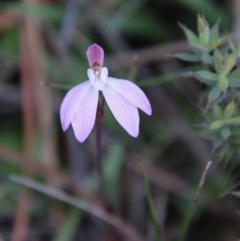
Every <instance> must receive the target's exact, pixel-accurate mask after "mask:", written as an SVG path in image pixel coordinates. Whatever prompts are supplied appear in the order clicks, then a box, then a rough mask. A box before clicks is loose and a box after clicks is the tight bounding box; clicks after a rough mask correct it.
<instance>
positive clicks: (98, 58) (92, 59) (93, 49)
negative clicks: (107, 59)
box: [87, 44, 104, 68]
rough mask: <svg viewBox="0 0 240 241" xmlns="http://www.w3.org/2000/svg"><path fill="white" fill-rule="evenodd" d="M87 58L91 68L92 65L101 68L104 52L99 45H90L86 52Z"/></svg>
mask: <svg viewBox="0 0 240 241" xmlns="http://www.w3.org/2000/svg"><path fill="white" fill-rule="evenodd" d="M87 58H88V62H89V65H90V67H91V68H92V67H94V65H100V66H103V59H104V51H103V49H102V48H101V47H100V46H99V45H97V44H92V45H91V46H90V47H89V48H88V50H87Z"/></svg>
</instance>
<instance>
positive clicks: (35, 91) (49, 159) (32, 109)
mask: <svg viewBox="0 0 240 241" xmlns="http://www.w3.org/2000/svg"><path fill="white" fill-rule="evenodd" d="M23 4H25V6H26V7H27V6H28V5H29V6H30V5H31V8H32V7H35V8H37V5H38V4H41V2H39V1H37V0H24V2H23ZM20 23H21V24H20V28H21V29H20V30H21V31H20V48H21V62H20V73H21V86H22V110H23V123H24V133H23V138H24V140H23V142H24V147H23V157H22V159H23V161H22V163H23V164H22V175H23V176H24V177H28V178H30V177H31V176H32V174H33V170H32V169H31V166H32V164H31V160H34V159H35V158H34V150H35V144H36V139H37V137H38V136H37V132H38V133H40V140H41V150H40V155H41V159H42V160H43V162H44V163H43V164H44V165H46V166H47V170H48V175H47V179H48V182H49V184H52V185H54V184H56V183H55V182H56V180H55V181H54V177H55V176H56V175H55V173H56V147H55V145H56V141H55V137H54V128H53V114H54V112H53V108H52V103H53V101H52V100H51V93H50V89H49V87H48V86H41V85H40V83H41V82H44V81H45V79H46V75H45V70H44V68H43V55H44V49H43V44H42V40H41V36H40V28H39V27H40V21H39V20H38V19H36V18H35V17H33V16H32V15H31V16H30V14H29V15H25V16H22V17H21V22H20ZM30 208H31V194H30V191H29V190H27V189H26V188H25V187H23V188H22V189H21V191H20V196H19V205H18V210H17V214H16V219H15V223H14V228H13V232H12V233H13V234H12V238H11V240H12V241H23V240H26V237H27V234H28V230H29V227H28V226H29V217H30Z"/></svg>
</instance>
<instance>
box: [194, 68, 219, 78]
mask: <svg viewBox="0 0 240 241" xmlns="http://www.w3.org/2000/svg"><path fill="white" fill-rule="evenodd" d="M196 74H197V75H198V76H200V77H202V78H204V79H206V80H217V79H218V75H217V74H215V73H213V72H210V71H207V70H200V71H197V72H196Z"/></svg>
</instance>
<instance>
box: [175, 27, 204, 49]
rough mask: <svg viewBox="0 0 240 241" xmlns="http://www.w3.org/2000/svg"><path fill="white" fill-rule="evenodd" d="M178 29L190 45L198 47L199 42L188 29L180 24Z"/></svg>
mask: <svg viewBox="0 0 240 241" xmlns="http://www.w3.org/2000/svg"><path fill="white" fill-rule="evenodd" d="M179 25H180V27H181V28H182V29H183V31H184V33H185V35H186V37H187V39H188V41H189V43H190V44H191V45H192V44H193V45H200V40H199V38H198V37H197V35H196V34H195V33H194V32H193V31H192V30H190V29H189V28H187V27H186V26H184V25H182V24H181V23H179Z"/></svg>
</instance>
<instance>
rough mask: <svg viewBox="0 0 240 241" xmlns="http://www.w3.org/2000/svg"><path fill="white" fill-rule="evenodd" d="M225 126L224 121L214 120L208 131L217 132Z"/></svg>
mask: <svg viewBox="0 0 240 241" xmlns="http://www.w3.org/2000/svg"><path fill="white" fill-rule="evenodd" d="M225 124H226V122H225V120H224V119H221V120H216V121H214V122H213V123H212V124H211V126H210V130H217V129H219V128H221V127H223V126H224V125H225Z"/></svg>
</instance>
